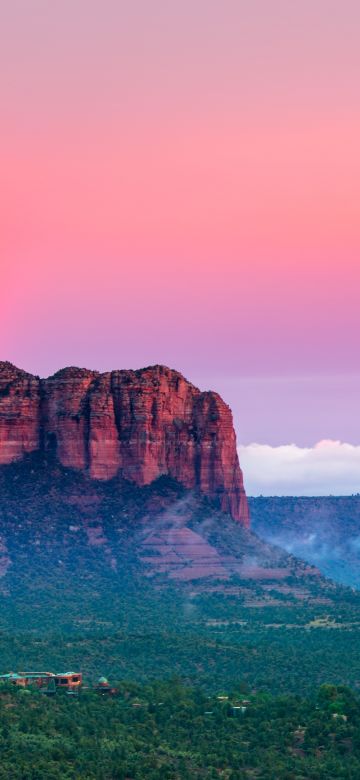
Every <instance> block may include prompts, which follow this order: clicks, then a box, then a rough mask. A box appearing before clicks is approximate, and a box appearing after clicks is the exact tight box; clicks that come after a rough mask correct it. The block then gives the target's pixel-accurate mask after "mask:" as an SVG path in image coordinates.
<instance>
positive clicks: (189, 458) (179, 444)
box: [0, 362, 249, 527]
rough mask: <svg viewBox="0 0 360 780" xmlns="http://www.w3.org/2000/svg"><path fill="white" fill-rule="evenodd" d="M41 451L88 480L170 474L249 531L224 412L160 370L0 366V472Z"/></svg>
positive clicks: (139, 480)
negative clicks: (37, 372)
mask: <svg viewBox="0 0 360 780" xmlns="http://www.w3.org/2000/svg"><path fill="white" fill-rule="evenodd" d="M49 451H54V452H55V453H56V458H57V459H58V461H59V463H60V464H61V465H62V466H64V467H66V468H72V469H75V470H77V471H79V472H82V473H86V474H88V475H89V476H90V477H91V479H94V480H105V481H106V480H110V479H112V478H113V477H115V476H116V475H120V476H121V477H122V478H123V479H126V480H129V481H130V482H133V483H135V484H136V485H138V486H143V485H148V484H151V483H152V482H153V481H155V480H157V479H158V478H159V477H161V476H169V477H171V478H173V479H175V480H177V481H178V482H179V484H180V485H182V486H184V487H185V488H187V489H190V490H197V491H199V493H200V494H203V495H204V496H207V497H208V498H210V499H211V500H212V501H213V502H214V504H215V505H216V506H217V507H219V508H221V509H222V510H223V511H224V512H227V513H229V514H230V515H231V517H232V518H233V520H236V521H238V522H239V523H240V524H241V525H242V526H244V527H248V525H249V513H248V505H247V500H246V495H245V490H244V485H243V477H242V472H241V469H240V465H239V461H238V455H237V450H236V436H235V431H234V427H233V421H232V414H231V411H230V409H229V407H228V406H227V405H226V404H225V403H224V401H223V400H222V399H221V398H220V396H219V395H218V394H217V393H215V392H201V391H200V390H199V389H198V388H196V387H195V386H194V385H192V384H191V383H190V382H188V381H187V380H186V379H185V378H184V377H183V376H182V375H181V374H180V373H179V372H177V371H174V370H172V369H169V368H167V367H165V366H159V365H157V366H152V367H148V368H143V369H140V370H138V371H128V370H122V371H112V372H107V373H104V374H101V373H99V372H97V371H89V370H87V369H83V368H76V367H70V368H65V369H62V370H60V371H58V372H57V373H56V374H54V375H53V376H52V377H49V378H48V379H40V378H39V377H36V376H33V375H31V374H28V373H27V372H25V371H22V370H20V369H18V368H16V367H15V366H13V365H12V364H11V363H8V362H2V363H0V466H1V465H2V466H4V465H8V464H11V463H14V462H17V461H20V460H22V459H23V458H24V456H25V455H27V454H30V453H35V452H43V453H46V452H49Z"/></svg>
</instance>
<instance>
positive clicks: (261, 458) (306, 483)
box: [238, 439, 360, 496]
mask: <svg viewBox="0 0 360 780" xmlns="http://www.w3.org/2000/svg"><path fill="white" fill-rule="evenodd" d="M238 452H239V459H240V465H241V468H242V470H243V472H244V480H245V488H246V491H247V494H248V495H249V496H258V495H263V496H289V495H290V496H291V495H293V496H316V495H319V496H321V495H330V494H331V495H351V494H352V493H359V492H360V445H357V446H354V445H353V444H346V443H343V442H340V441H332V440H328V439H325V440H323V441H319V442H318V443H317V444H315V445H314V447H298V446H297V445H296V444H284V445H281V446H280V447H271V446H270V445H268V444H249V445H247V446H241V445H240V446H239V447H238Z"/></svg>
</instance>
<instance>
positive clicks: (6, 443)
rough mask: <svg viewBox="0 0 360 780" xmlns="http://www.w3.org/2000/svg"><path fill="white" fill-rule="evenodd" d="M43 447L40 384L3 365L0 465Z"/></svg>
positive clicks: (0, 394) (0, 402)
mask: <svg viewBox="0 0 360 780" xmlns="http://www.w3.org/2000/svg"><path fill="white" fill-rule="evenodd" d="M39 446H40V382H39V379H37V378H36V377H33V376H31V375H30V374H26V373H25V371H20V370H19V369H18V368H15V366H13V365H11V363H2V362H0V465H4V464H7V463H12V462H13V461H14V460H18V459H19V458H21V457H22V456H23V455H24V454H25V453H27V452H33V450H37V449H39Z"/></svg>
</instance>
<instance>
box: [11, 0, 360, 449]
mask: <svg viewBox="0 0 360 780" xmlns="http://www.w3.org/2000/svg"><path fill="white" fill-rule="evenodd" d="M359 33H360V6H359V3H358V2H357V0H343V2H341V3H340V2H338V0H317V1H316V2H314V1H313V0H311V2H310V1H309V0H302V2H301V3H291V2H289V0H271V2H268V0H246V1H245V0H224V2H222V3H219V2H217V1H216V2H215V1H213V0H191V2H190V0H181V2H175V1H174V2H165V0H162V2H159V1H158V0H153V1H152V2H151V3H150V2H146V0H132V1H131V2H126V3H125V2H122V0H96V1H95V0H61V2H59V3H51V2H48V0H11V2H9V3H3V4H2V5H1V8H0V90H1V116H2V119H1V136H2V142H1V149H0V171H1V189H0V258H1V307H0V311H1V315H0V316H1V328H0V355H1V357H3V358H7V359H10V360H12V361H13V362H15V363H17V364H18V365H21V366H22V367H24V368H26V369H28V370H30V371H33V372H35V373H40V374H42V375H46V374H49V373H51V372H53V371H54V370H56V369H58V368H59V367H60V366H62V365H66V364H78V365H86V366H89V367H92V368H93V367H94V368H99V369H102V370H106V369H109V368H114V367H134V368H136V367H139V366H141V365H148V364H152V363H158V362H163V363H166V364H167V365H170V366H173V367H176V368H178V369H179V370H181V371H183V373H185V374H186V375H187V376H188V378H190V379H192V380H193V381H195V382H197V383H198V384H199V385H200V386H201V387H212V388H214V389H218V390H219V391H220V392H221V393H222V394H223V395H224V397H225V398H226V399H227V400H228V401H229V402H230V403H231V405H232V407H233V409H234V413H235V419H236V423H237V428H238V437H239V439H240V440H241V441H244V442H245V443H246V442H249V441H252V440H257V441H264V442H269V443H272V444H279V443H283V442H288V441H296V443H298V444H300V445H305V444H306V445H308V444H312V443H313V442H314V441H316V440H317V439H321V438H335V439H344V438H346V439H347V440H348V441H353V443H358V442H359V441H360V415H359V414H358V403H359V402H358V399H359V394H358V392H357V391H358V388H359V387H360V378H359V377H360V371H359V365H358V340H359V337H358V334H359V325H360V306H359V292H360V289H359V288H360V257H359V249H360V144H359V138H360V102H359V100H360V48H359V45H358V41H359Z"/></svg>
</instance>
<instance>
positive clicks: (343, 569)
mask: <svg viewBox="0 0 360 780" xmlns="http://www.w3.org/2000/svg"><path fill="white" fill-rule="evenodd" d="M249 505H250V511H251V518H252V528H253V530H254V531H255V533H257V534H259V536H261V537H262V538H263V539H265V540H266V541H267V542H269V543H270V544H276V545H280V546H281V547H283V548H284V549H286V550H287V551H288V552H291V553H292V554H293V555H297V556H299V557H301V558H304V559H305V560H307V561H309V563H311V564H312V565H314V566H317V567H318V568H319V569H320V571H321V572H322V573H323V574H325V576H326V577H331V578H332V579H334V580H335V581H337V582H340V583H342V584H344V585H349V586H351V587H354V588H358V589H360V495H359V494H357V495H353V496H313V497H311V496H300V497H299V496H272V497H258V498H249Z"/></svg>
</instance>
